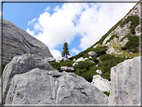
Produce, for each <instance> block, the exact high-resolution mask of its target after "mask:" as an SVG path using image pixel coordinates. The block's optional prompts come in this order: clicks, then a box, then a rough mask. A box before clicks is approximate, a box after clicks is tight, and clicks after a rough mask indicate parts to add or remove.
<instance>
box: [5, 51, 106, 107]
mask: <svg viewBox="0 0 142 107" xmlns="http://www.w3.org/2000/svg"><path fill="white" fill-rule="evenodd" d="M3 77H4V78H3V79H4V81H3V82H4V83H3V84H5V85H7V86H9V88H7V89H6V92H7V93H6V95H4V96H5V97H4V98H5V101H4V105H5V106H6V105H11V104H13V105H14V104H18V105H22V106H23V105H26V104H31V105H32V104H33V105H35V104H36V105H39V104H44V105H46V104H47V105H49V104H108V96H106V95H105V94H104V93H103V92H101V91H100V90H99V89H98V88H96V87H95V86H94V85H92V84H91V83H89V82H88V81H86V80H85V79H84V78H82V77H80V76H78V75H76V74H74V73H68V72H65V71H64V72H59V71H57V70H56V69H54V68H52V67H51V65H50V64H49V63H48V61H46V62H45V61H44V60H43V59H42V58H41V57H39V56H37V55H31V54H26V55H22V56H16V57H14V58H13V60H12V61H11V62H10V63H9V64H8V65H7V66H6V68H5V69H4V74H3ZM10 79H11V80H10ZM7 80H8V81H7ZM9 80H10V81H9ZM6 83H7V84H6ZM5 85H4V86H5ZM3 89H4V91H5V88H4V87H3Z"/></svg>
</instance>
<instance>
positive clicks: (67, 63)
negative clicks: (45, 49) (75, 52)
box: [60, 61, 74, 67]
mask: <svg viewBox="0 0 142 107" xmlns="http://www.w3.org/2000/svg"><path fill="white" fill-rule="evenodd" d="M73 63H74V62H73V61H63V62H61V63H60V66H68V67H69V66H72V64H73Z"/></svg>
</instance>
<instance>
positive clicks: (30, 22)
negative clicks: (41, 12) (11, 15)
mask: <svg viewBox="0 0 142 107" xmlns="http://www.w3.org/2000/svg"><path fill="white" fill-rule="evenodd" d="M35 21H36V18H34V19H33V20H31V21H28V25H30V24H31V25H32V24H33V22H35Z"/></svg>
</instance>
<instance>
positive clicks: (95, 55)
mask: <svg viewBox="0 0 142 107" xmlns="http://www.w3.org/2000/svg"><path fill="white" fill-rule="evenodd" d="M88 55H89V56H91V57H92V58H94V57H97V54H96V53H95V52H94V51H91V52H88Z"/></svg>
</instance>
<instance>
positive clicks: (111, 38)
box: [105, 35, 119, 44]
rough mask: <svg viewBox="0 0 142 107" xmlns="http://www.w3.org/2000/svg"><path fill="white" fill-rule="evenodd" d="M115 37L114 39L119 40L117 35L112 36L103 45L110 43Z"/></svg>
mask: <svg viewBox="0 0 142 107" xmlns="http://www.w3.org/2000/svg"><path fill="white" fill-rule="evenodd" d="M114 37H116V38H119V37H118V36H117V35H112V36H111V37H110V38H109V40H107V41H106V43H105V44H107V43H108V42H110V41H111V40H113V38H114Z"/></svg>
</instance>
